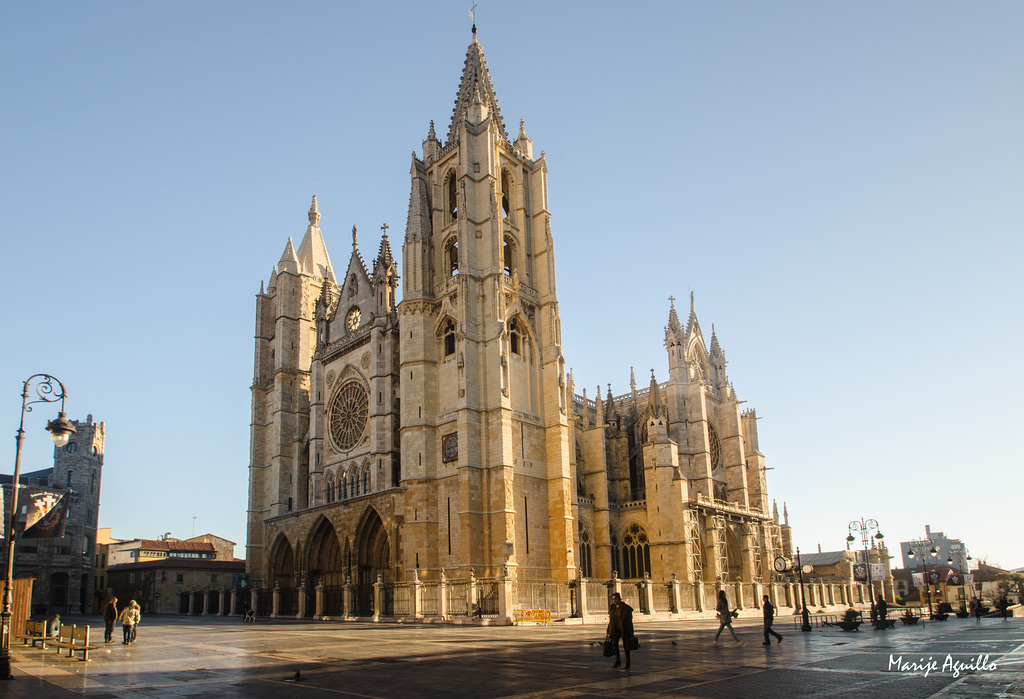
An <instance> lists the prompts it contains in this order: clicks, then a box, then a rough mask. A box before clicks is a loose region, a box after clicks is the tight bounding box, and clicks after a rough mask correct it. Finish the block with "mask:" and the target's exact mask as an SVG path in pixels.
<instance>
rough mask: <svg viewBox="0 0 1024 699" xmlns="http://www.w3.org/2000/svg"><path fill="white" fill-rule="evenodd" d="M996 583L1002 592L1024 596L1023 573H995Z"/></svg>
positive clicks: (1019, 596) (1018, 596)
mask: <svg viewBox="0 0 1024 699" xmlns="http://www.w3.org/2000/svg"><path fill="white" fill-rule="evenodd" d="M996 584H997V585H999V589H1000V591H1001V592H1002V593H1003V594H1006V595H1015V596H1016V597H1017V599H1018V600H1019V599H1022V598H1024V573H996Z"/></svg>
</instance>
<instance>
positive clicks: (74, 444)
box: [67, 442, 78, 454]
mask: <svg viewBox="0 0 1024 699" xmlns="http://www.w3.org/2000/svg"><path fill="white" fill-rule="evenodd" d="M67 449H68V451H69V452H71V453H72V454H74V453H76V452H77V451H78V443H77V442H69V443H68V447H67Z"/></svg>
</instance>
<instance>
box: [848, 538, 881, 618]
mask: <svg viewBox="0 0 1024 699" xmlns="http://www.w3.org/2000/svg"><path fill="white" fill-rule="evenodd" d="M872 531H874V532H876V534H875V537H874V538H875V541H877V542H878V543H879V544H881V543H882V539H884V538H885V535H884V534H882V532H881V531H879V529H878V522H876V521H875V520H873V519H867V520H865V519H863V518H861V519H859V520H857V519H855V520H853V521H852V522H850V535H849V536H848V537H846V549H847V550H849V549H850V544H852V543H853V542H854V541H856V540H857V539H856V537H854V536H853V533H854V532H859V533H860V540H861V543H862V544H864V562H865V563H866V565H867V571H868V599H870V600H871V606H872V607H874V606H875V585H874V583H873V582H871V550H870V549H869V548H868V544H869V543H870V542H871V532H872ZM882 596H883V597H884V596H885V591H884V589H883V591H882ZM872 613H873V612H872Z"/></svg>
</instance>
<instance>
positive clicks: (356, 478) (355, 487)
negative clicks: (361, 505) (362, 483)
mask: <svg viewBox="0 0 1024 699" xmlns="http://www.w3.org/2000/svg"><path fill="white" fill-rule="evenodd" d="M349 480H351V481H352V497H358V496H359V476H357V475H356V473H355V471H353V472H352V475H351V476H350V477H349Z"/></svg>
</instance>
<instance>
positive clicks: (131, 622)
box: [121, 600, 138, 646]
mask: <svg viewBox="0 0 1024 699" xmlns="http://www.w3.org/2000/svg"><path fill="white" fill-rule="evenodd" d="M137 620H138V612H136V611H135V600H132V601H131V603H130V604H128V605H127V606H126V607H125V608H124V609H122V610H121V631H122V632H124V641H122V642H121V643H122V644H123V645H126V646H127V645H128V644H129V643H131V642H132V631H133V630H134V629H135V622H136V621H137Z"/></svg>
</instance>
